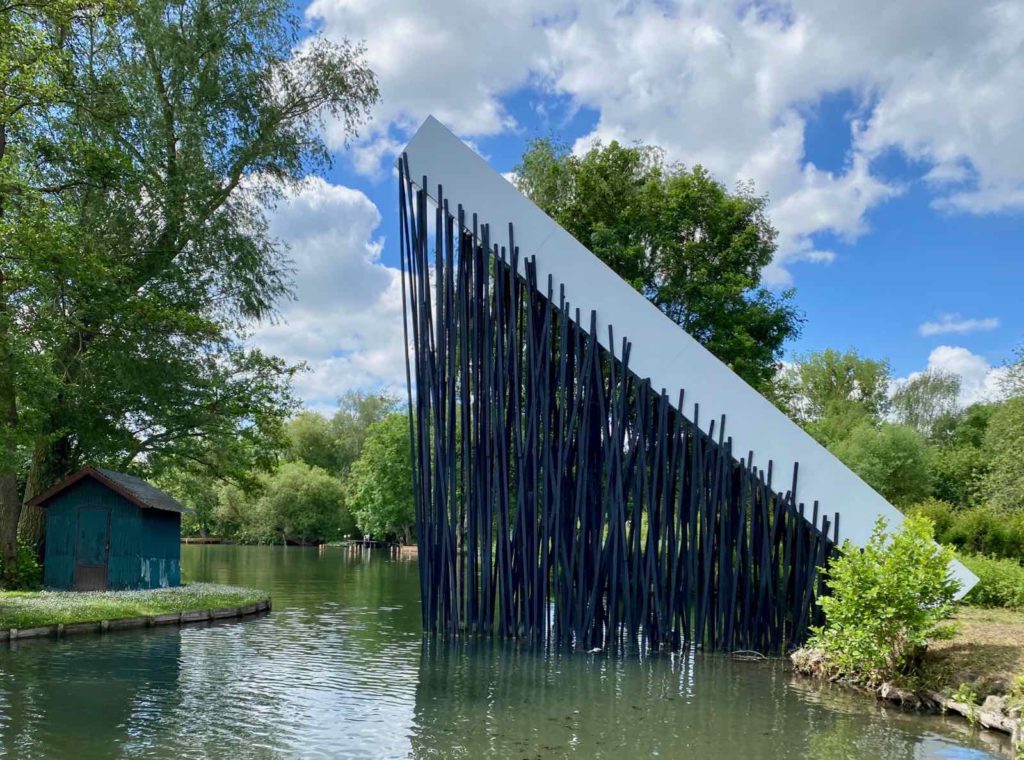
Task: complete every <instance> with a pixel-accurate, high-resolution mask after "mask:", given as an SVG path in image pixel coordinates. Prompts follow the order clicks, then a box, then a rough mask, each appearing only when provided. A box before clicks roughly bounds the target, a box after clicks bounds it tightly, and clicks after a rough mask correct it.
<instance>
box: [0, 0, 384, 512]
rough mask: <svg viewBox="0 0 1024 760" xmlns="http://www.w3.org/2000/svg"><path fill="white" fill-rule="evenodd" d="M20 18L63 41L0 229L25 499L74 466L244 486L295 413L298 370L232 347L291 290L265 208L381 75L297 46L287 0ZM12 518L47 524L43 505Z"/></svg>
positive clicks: (321, 47) (23, 132) (24, 135)
mask: <svg viewBox="0 0 1024 760" xmlns="http://www.w3.org/2000/svg"><path fill="white" fill-rule="evenodd" d="M58 4H59V3H58ZM44 5H45V4H43V3H35V2H31V1H30V2H28V3H24V4H22V3H18V4H15V6H13V7H14V8H23V7H24V8H29V7H43V6H44ZM52 5H57V4H52ZM68 5H69V6H70V5H71V4H70V3H69V4H68ZM0 10H3V11H4V13H5V14H6V13H7V10H6V9H0ZM33 24H34V26H33V28H38V30H40V33H41V34H43V35H44V36H46V35H50V37H52V38H53V39H54V40H58V41H59V51H60V55H61V61H60V76H59V77H55V78H54V81H55V82H56V83H57V84H58V85H59V88H60V90H59V93H57V94H56V95H55V96H54V97H53V98H52V99H51V100H49V101H39V102H35V101H33V106H34V107H32V108H29V109H27V110H26V111H23V112H22V113H24V114H25V115H24V117H23V119H22V123H21V124H20V126H19V132H18V144H19V146H20V150H19V151H18V152H16V153H15V154H11V157H13V159H14V160H15V161H17V162H18V166H17V167H16V169H17V172H18V173H19V176H22V177H24V178H25V180H24V182H23V183H22V187H23V188H25V190H26V191H25V192H24V193H19V198H24V199H25V203H24V204H23V203H21V202H20V201H19V203H17V204H9V205H7V206H6V207H5V208H6V218H5V219H4V221H3V222H2V223H0V225H2V226H3V230H0V236H2V235H3V234H4V230H8V229H10V230H15V231H17V235H16V236H12V237H10V238H9V239H6V238H5V239H4V240H3V243H4V248H3V250H4V253H5V257H4V259H3V260H2V261H0V267H2V268H3V271H2V272H0V280H4V282H5V285H6V290H5V291H4V293H3V294H2V296H0V312H2V313H4V314H11V315H14V316H13V320H14V325H13V330H12V331H11V333H10V334H14V335H17V336H19V337H18V341H17V344H16V345H14V346H13V348H9V349H7V350H9V351H10V352H11V353H12V354H13V360H12V361H10V362H7V361H0V394H2V388H3V386H4V383H5V381H11V380H13V384H14V387H15V389H16V397H17V400H18V404H17V405H18V408H17V409H16V410H15V411H16V413H17V430H18V434H17V435H18V437H17V442H16V446H17V451H16V457H15V458H16V459H17V460H18V464H19V466H21V467H25V468H27V469H28V478H27V485H26V486H25V490H26V491H27V492H28V493H29V495H32V494H34V493H37V492H38V491H39V490H40V489H42V488H45V487H46V486H48V485H50V484H51V483H52V482H53V481H55V480H56V479H58V478H60V477H62V476H64V475H66V474H67V473H68V472H69V471H70V470H72V469H74V468H75V467H77V466H78V465H80V464H82V463H84V462H98V463H104V464H108V465H111V466H113V467H115V468H122V467H126V466H127V465H128V464H129V463H133V462H136V463H145V466H147V467H149V466H152V467H153V470H154V472H158V471H160V470H161V469H162V468H172V467H175V466H183V465H187V466H189V467H191V466H193V465H195V466H199V467H202V468H206V469H209V470H211V471H214V472H216V473H217V474H221V475H224V474H227V475H232V476H237V475H238V474H239V470H240V469H245V468H246V467H248V466H251V465H253V464H254V463H257V462H259V458H260V457H262V456H263V455H264V453H265V452H273V451H275V450H276V440H275V439H276V438H277V436H278V435H279V433H280V427H281V424H282V422H283V421H284V419H285V418H286V417H287V416H288V415H289V414H290V413H291V411H292V410H293V408H294V400H293V399H292V398H291V395H290V392H289V383H290V380H291V378H292V376H293V374H294V372H295V371H296V370H297V368H296V367H292V366H289V365H288V364H287V363H285V362H283V361H281V360H280V359H278V358H275V357H272V356H267V355H265V354H263V353H261V352H259V351H256V350H252V349H249V348H247V347H246V344H245V342H244V338H245V336H246V334H247V332H248V331H249V330H250V328H251V326H252V324H253V322H254V320H258V319H262V318H266V317H269V316H270V315H272V313H273V308H274V303H275V302H276V301H277V300H278V299H280V298H281V297H283V296H285V295H286V294H287V292H288V290H289V278H290V267H289V263H288V260H287V257H286V251H285V250H284V249H283V247H282V245H281V244H280V242H279V241H277V240H276V239H275V238H273V237H272V236H271V235H270V233H269V230H268V222H267V215H266V212H267V209H268V208H270V207H272V206H273V204H274V203H275V202H276V201H278V200H280V199H281V198H283V197H284V196H285V194H286V193H287V192H288V191H289V190H290V189H291V188H293V187H294V186H295V183H297V182H298V181H301V179H302V178H303V177H304V176H305V175H306V174H308V173H309V172H310V171H311V170H315V169H317V168H322V167H325V166H326V165H327V164H328V163H329V158H330V157H329V153H328V151H327V147H326V144H325V143H324V140H323V133H322V120H323V118H324V117H325V116H328V115H330V116H333V117H336V118H337V119H338V120H339V122H340V123H341V125H342V131H343V133H345V134H353V133H354V130H355V127H356V126H357V124H358V123H359V122H360V121H361V120H362V119H364V118H365V116H366V115H367V114H368V110H369V108H370V107H371V105H372V104H373V103H374V102H375V101H376V99H377V97H378V92H377V87H376V83H375V79H374V75H373V73H372V72H371V71H370V70H369V69H368V68H367V67H366V66H365V64H364V62H363V58H362V51H361V49H360V48H359V47H358V46H353V45H350V44H349V43H347V42H345V41H339V42H330V41H327V40H326V39H323V38H319V37H315V36H314V37H312V38H309V37H306V38H304V39H303V40H302V44H301V45H300V44H298V43H299V39H300V36H302V35H304V34H305V30H303V29H302V26H301V20H300V19H299V18H298V17H297V16H296V15H295V14H293V13H292V11H291V7H290V5H289V3H288V2H287V1H286V0H236V1H235V2H230V3H210V2H205V1H202V0H183V2H178V3H171V4H168V3H167V2H165V1H164V0H138V1H137V2H131V3H113V2H112V3H110V4H109V5H107V6H105V5H103V4H102V3H89V4H88V12H83V13H79V14H76V15H74V17H73V18H71V17H69V18H68V19H65V20H63V21H58V20H53V19H50V18H48V17H46V16H45V15H42V14H40V15H37V17H36V18H35V19H34V20H33ZM0 26H3V24H2V23H0ZM26 39H27V38H26ZM16 44H20V42H18V41H16ZM4 54H6V48H5V49H4ZM2 67H3V64H2V63H0V68H2ZM5 84H6V81H5ZM0 120H2V117H0ZM4 171H6V170H4ZM12 171H14V169H12ZM30 201H31V204H30V203H29V202H30ZM26 204H28V205H26ZM8 225H9V227H8ZM8 243H9V244H10V245H9V246H8ZM8 252H10V255H7V254H8ZM8 321H9V320H8ZM4 323H5V318H4V316H0V332H3V330H2V326H3V324H4ZM2 343H3V340H2V336H0V344H2ZM3 350H4V347H3V346H2V345H0V352H2V351H3ZM40 367H42V368H50V369H49V370H47V371H48V374H46V375H44V376H43V377H42V381H40V378H39V376H38V375H39V368H40ZM12 368H13V369H12ZM8 384H10V383H9V382H8ZM3 400H4V399H0V402H2V401H3ZM6 411H7V410H6V409H5V410H4V412H6ZM13 419H14V416H13V415H10V414H5V416H4V417H2V418H0V439H3V438H10V437H11V436H10V435H9V431H10V430H11V429H12V428H13V427H14V422H13V421H12V420H13ZM260 464H262V465H265V464H267V463H266V462H261V463H260ZM224 467H228V468H231V470H230V471H229V472H227V473H225V472H223V471H222V470H221V468H224ZM11 515H13V519H15V520H16V519H17V513H16V512H10V513H9V512H8V510H6V509H5V510H4V511H3V513H2V515H0V517H2V519H3V521H4V522H5V524H7V523H10V521H11ZM22 524H23V525H24V526H26V530H30V531H36V532H37V531H39V530H40V529H41V524H42V518H41V514H40V512H39V510H36V509H34V508H29V509H26V510H25V514H24V515H23V519H22Z"/></svg>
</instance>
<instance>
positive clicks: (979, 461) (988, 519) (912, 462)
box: [772, 348, 1024, 561]
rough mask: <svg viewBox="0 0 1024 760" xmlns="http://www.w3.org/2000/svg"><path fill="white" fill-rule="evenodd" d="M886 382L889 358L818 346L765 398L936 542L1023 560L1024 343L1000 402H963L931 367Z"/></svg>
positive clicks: (945, 376)
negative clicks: (921, 520)
mask: <svg viewBox="0 0 1024 760" xmlns="http://www.w3.org/2000/svg"><path fill="white" fill-rule="evenodd" d="M893 386H894V381H893V378H892V375H891V373H890V370H889V366H888V363H887V362H885V361H879V360H873V359H869V358H865V357H862V356H860V355H858V354H857V352H856V351H852V350H851V351H846V352H839V351H834V350H826V351H822V352H820V353H814V354H810V355H808V356H804V357H801V358H800V359H798V360H797V361H796V362H794V363H792V364H789V365H786V366H785V367H784V368H782V369H781V371H780V372H779V374H778V376H777V378H776V380H775V383H774V385H773V387H772V398H773V400H774V401H775V402H776V404H778V405H779V406H780V408H782V409H783V410H784V411H786V413H787V414H789V415H790V416H791V417H792V418H793V419H794V420H796V421H797V422H798V423H799V424H800V425H802V426H803V427H804V429H806V430H807V431H808V432H809V433H810V434H811V435H812V436H814V437H815V438H816V439H817V440H818V441H819V442H820V443H821V444H822V445H824V446H825V447H826V448H828V449H829V450H830V451H832V452H833V453H834V454H835V455H836V456H837V457H838V458H839V459H841V460H842V461H843V462H845V463H846V464H847V465H848V466H849V467H850V468H851V469H852V470H853V471H854V472H856V473H857V474H858V475H860V476H861V478H863V479H864V480H865V481H866V482H867V483H868V485H870V486H872V487H873V488H874V489H875V490H876V491H878V492H879V493H880V494H881V495H882V496H884V497H885V498H886V499H888V500H889V501H890V502H892V503H893V504H895V505H896V506H898V507H900V508H901V509H903V510H904V511H907V512H916V513H921V514H924V515H926V516H928V517H929V518H931V519H932V520H933V521H934V523H935V529H936V536H937V538H938V539H939V540H940V541H942V542H944V543H949V544H952V545H954V546H956V547H958V548H960V549H963V550H966V551H970V552H977V553H981V554H988V555H996V556H1001V557H1006V558H1011V559H1014V560H1017V561H1021V560H1024V467H1022V463H1024V348H1022V349H1021V350H1019V351H1018V354H1017V358H1016V361H1014V362H1012V363H1010V364H1009V365H1008V366H1007V367H1006V369H1005V373H1004V376H1003V381H1002V387H1001V389H1000V391H1001V393H1000V397H999V398H998V399H993V400H990V401H983V402H978V403H974V404H971V405H970V406H968V407H966V408H961V407H960V406H959V404H958V403H957V399H958V397H959V395H960V378H959V376H957V375H954V374H951V373H947V372H942V371H939V370H929V371H927V372H923V373H920V374H918V375H915V376H913V377H912V378H911V379H909V380H907V381H906V382H904V383H902V384H899V385H898V386H897V387H895V390H894V391H891V389H892V388H893Z"/></svg>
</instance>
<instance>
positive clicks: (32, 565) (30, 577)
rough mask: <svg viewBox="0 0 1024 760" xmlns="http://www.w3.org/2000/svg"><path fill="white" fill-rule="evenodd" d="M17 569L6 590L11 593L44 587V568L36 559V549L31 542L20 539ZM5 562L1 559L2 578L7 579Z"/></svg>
mask: <svg viewBox="0 0 1024 760" xmlns="http://www.w3.org/2000/svg"><path fill="white" fill-rule="evenodd" d="M15 564H16V565H17V567H16V568H15V570H14V574H13V576H12V578H11V580H10V581H9V582H7V583H6V584H5V586H4V587H5V588H7V589H9V590H11V591H34V590H36V589H39V588H42V586H43V566H42V565H40V564H39V562H38V560H37V559H36V547H35V545H34V544H32V543H31V542H30V541H23V540H22V539H21V538H20V537H19V538H18V553H17V555H16V557H15ZM6 577H7V573H6V572H5V568H4V561H3V559H2V558H0V578H6Z"/></svg>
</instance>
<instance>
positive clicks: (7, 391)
mask: <svg viewBox="0 0 1024 760" xmlns="http://www.w3.org/2000/svg"><path fill="white" fill-rule="evenodd" d="M6 152H7V125H6V124H0V161H2V160H3V158H4V154H5V153H6ZM3 215H4V198H3V195H0V217H3ZM5 285H6V280H5V278H4V272H3V270H0V430H2V431H3V432H2V433H0V440H2V441H3V450H2V451H0V558H2V559H3V563H4V576H5V578H4V580H5V581H9V580H10V579H11V578H12V577H13V576H14V574H15V572H16V571H17V567H16V566H15V562H16V560H17V555H18V519H19V518H20V517H21V500H20V499H19V498H18V471H17V468H16V465H15V463H16V461H17V455H18V452H17V444H16V443H15V441H14V434H15V431H16V430H17V427H18V398H17V396H16V395H15V390H14V389H15V383H14V355H13V350H12V349H11V344H10V333H9V331H10V322H11V317H10V315H9V314H8V305H7V291H6V289H5Z"/></svg>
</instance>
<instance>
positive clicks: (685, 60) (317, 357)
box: [251, 0, 1024, 412]
mask: <svg viewBox="0 0 1024 760" xmlns="http://www.w3.org/2000/svg"><path fill="white" fill-rule="evenodd" d="M296 8H297V10H298V12H299V13H300V14H301V15H302V17H303V19H304V24H305V25H306V28H307V32H308V34H310V35H312V34H320V35H323V36H325V37H327V38H329V39H334V40H342V39H349V40H352V41H361V42H363V43H364V44H365V48H366V60H367V62H368V64H369V65H370V67H371V68H372V69H373V70H374V71H375V72H376V74H377V76H378V79H379V84H380V90H381V101H380V103H379V104H378V105H377V106H376V107H374V109H373V112H372V115H371V119H370V120H369V122H368V123H367V124H365V125H364V126H363V127H362V129H361V130H360V133H359V135H358V136H356V137H354V138H352V137H350V136H348V135H346V134H345V132H344V129H343V127H342V125H341V124H340V123H335V122H332V121H330V120H328V121H327V122H325V124H324V137H325V139H326V141H327V143H328V146H329V147H330V149H331V151H332V154H333V157H334V162H333V166H332V167H331V168H330V169H329V170H328V171H326V172H324V173H323V175H322V176H311V177H309V178H308V181H307V182H306V183H305V184H304V185H303V187H302V188H301V189H300V190H296V191H294V192H293V193H291V194H290V195H289V196H288V197H287V198H286V199H285V200H284V201H283V202H282V203H281V204H279V205H278V207H277V208H276V209H274V210H273V211H272V213H271V216H270V221H271V231H272V233H273V234H274V235H275V236H277V237H278V238H279V239H280V240H281V241H282V242H284V243H285V244H286V245H288V247H289V250H290V257H291V259H292V265H293V268H294V276H295V282H294V286H295V287H294V290H295V298H294V299H293V300H291V301H289V302H286V303H282V304H281V305H280V316H279V318H278V319H277V320H276V321H275V322H274V323H273V324H265V325H261V326H259V327H257V328H256V329H255V331H254V332H253V335H252V337H251V340H252V342H253V343H254V344H256V345H258V346H260V347H261V348H264V349H267V350H270V351H272V352H274V353H276V354H278V355H280V356H284V357H285V358H287V359H289V360H291V361H303V362H305V363H306V364H307V366H308V367H309V371H307V372H306V373H304V374H303V375H302V376H301V377H300V378H299V380H298V382H297V383H296V392H297V394H298V395H299V397H300V398H302V399H303V400H304V401H305V403H306V405H307V406H308V407H310V408H313V409H317V410H320V411H324V412H330V411H331V410H332V409H333V408H334V407H335V405H336V399H337V397H338V396H339V395H341V394H342V393H344V392H345V391H347V390H353V389H373V388H379V387H385V388H389V389H391V390H393V391H402V393H403V395H404V382H405V369H404V353H403V350H404V349H403V340H402V324H401V293H400V290H399V279H398V272H397V269H396V267H397V266H398V247H397V245H398V239H397V232H398V228H397V204H398V198H397V180H396V177H395V174H394V171H393V165H394V161H395V159H396V157H397V156H398V155H399V154H400V152H401V150H402V146H403V145H404V144H405V143H406V142H407V141H408V139H409V138H410V137H411V135H412V134H413V133H414V132H415V130H416V127H417V126H418V125H419V124H420V123H421V122H422V121H423V119H424V118H426V116H427V115H429V114H433V115H434V116H436V117H437V118H438V119H440V120H441V121H442V122H443V123H444V124H446V125H447V126H448V127H449V128H450V129H452V130H453V131H454V132H455V133H456V134H457V135H459V136H460V137H461V138H463V139H464V140H465V141H466V142H467V143H469V144H470V145H471V146H472V147H473V148H474V149H475V150H477V151H478V152H479V153H480V154H481V155H482V156H484V158H486V159H487V160H488V161H489V162H490V164H491V165H492V166H493V167H494V168H495V169H496V170H498V171H500V172H509V171H510V170H512V168H513V167H514V166H515V164H516V163H517V161H518V159H519V157H520V156H521V155H522V153H523V150H524V148H525V146H526V145H527V144H528V143H529V141H530V140H531V139H534V138H537V137H550V138H554V139H556V140H559V141H562V142H564V143H566V144H568V145H571V146H573V149H574V150H577V151H582V150H585V149H586V148H587V147H588V146H589V145H591V144H592V142H593V141H594V140H595V139H600V140H603V141H605V142H607V141H609V140H612V139H616V140H619V141H620V142H624V143H632V142H634V141H642V142H646V143H650V144H655V145H659V146H661V147H662V148H663V149H664V150H665V151H666V155H667V157H668V159H670V160H672V161H679V162H682V163H684V164H686V165H689V166H692V165H694V164H701V165H703V166H705V167H706V168H708V169H709V170H710V171H711V172H712V173H713V174H714V175H715V176H716V177H717V178H718V179H719V180H720V181H722V182H723V183H725V184H726V185H727V186H730V187H732V186H734V185H735V184H736V183H737V182H741V181H748V180H749V181H752V182H753V183H754V187H755V189H756V191H757V192H758V193H759V194H767V195H768V197H769V216H770V217H771V219H772V222H773V224H774V225H775V227H776V228H777V229H778V231H779V248H778V251H777V253H776V256H775V259H774V261H773V262H772V263H771V265H769V266H768V267H766V269H765V270H764V272H763V279H764V283H765V284H766V285H767V286H769V287H771V288H773V289H784V288H790V287H792V288H794V289H795V292H796V295H795V302H796V305H797V307H798V308H799V310H800V311H801V312H802V314H803V316H804V318H805V320H806V321H805V324H804V327H803V331H802V334H801V335H800V336H799V338H797V339H795V340H793V341H791V342H790V343H789V344H788V345H787V348H786V358H787V359H788V360H792V359H794V358H797V357H799V356H801V355H804V354H806V353H808V352H811V351H818V350H822V349H825V348H836V349H840V350H845V349H848V348H855V349H856V350H857V351H858V352H859V353H860V354H861V355H864V356H869V357H872V358H886V359H888V360H889V362H890V364H891V368H892V371H893V374H894V376H895V377H896V378H907V377H911V376H913V374H914V373H917V372H921V371H923V370H925V369H928V368H938V369H945V370H948V371H952V372H956V373H958V374H959V375H960V376H961V378H962V389H961V403H963V404H968V403H972V402H974V401H979V400H985V399H986V398H992V397H994V396H995V394H997V392H998V390H997V388H998V377H999V373H1000V369H999V368H1000V366H1001V365H1002V364H1003V363H1005V362H1006V361H1007V360H1010V359H1011V358H1012V355H1013V349H1014V347H1015V346H1019V345H1020V344H1022V343H1024V307H1022V303H1024V297H1022V291H1024V243H1022V240H1024V149H1022V145H1024V97H1022V96H1021V95H1022V93H1024V0H1012V1H1011V2H989V1H987V0H966V1H964V2H948V1H946V0H930V1H929V2H903V3H893V2H891V0H885V1H876V0H859V1H858V2H855V3H853V2H838V1H837V2H823V1H821V0H817V1H814V2H812V1H810V0H808V1H805V0H796V1H794V2H790V3H776V2H757V1H754V2H750V1H749V0H748V1H746V2H721V1H718V2H671V1H670V0H658V1H651V2H643V1H638V2H604V1H603V0H585V2H579V1H577V0H502V2H492V1H491V0H432V1H431V2H429V3H428V2H422V1H418V0H312V2H309V3H308V4H302V3H300V4H298V5H296ZM567 287H571V283H567ZM680 381H681V384H682V385H683V386H685V378H680Z"/></svg>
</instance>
